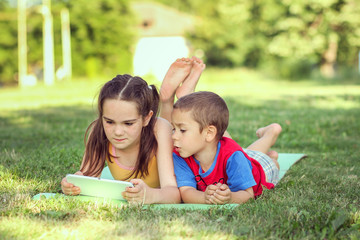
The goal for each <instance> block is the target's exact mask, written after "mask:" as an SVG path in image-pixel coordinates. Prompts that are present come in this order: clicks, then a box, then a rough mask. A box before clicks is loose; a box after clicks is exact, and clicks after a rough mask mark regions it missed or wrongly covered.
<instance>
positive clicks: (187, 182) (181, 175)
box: [173, 142, 256, 192]
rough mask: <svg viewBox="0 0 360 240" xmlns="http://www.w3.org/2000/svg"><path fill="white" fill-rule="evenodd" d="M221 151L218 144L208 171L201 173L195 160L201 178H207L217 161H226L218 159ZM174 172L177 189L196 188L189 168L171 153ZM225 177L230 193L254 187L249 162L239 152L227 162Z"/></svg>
mask: <svg viewBox="0 0 360 240" xmlns="http://www.w3.org/2000/svg"><path fill="white" fill-rule="evenodd" d="M220 149H221V144H220V142H219V143H218V147H217V151H216V155H215V159H214V161H213V163H212V165H211V167H210V169H209V170H207V171H206V172H203V170H202V169H201V166H200V163H199V161H197V160H196V159H195V158H194V159H195V162H196V164H198V165H199V175H200V176H201V177H202V178H205V177H206V176H208V175H209V174H210V173H211V172H212V171H213V169H214V167H215V165H216V164H217V162H218V161H226V159H218V154H219V151H220ZM173 160H174V170H175V175H176V181H177V185H178V187H179V188H180V187H184V186H189V187H193V188H196V186H197V182H196V180H195V176H194V173H193V172H192V171H191V169H190V167H189V166H188V165H187V163H186V162H185V161H184V159H183V158H182V157H180V156H178V155H176V154H175V153H173ZM226 175H227V176H228V180H227V182H226V183H225V184H227V185H228V186H229V188H230V190H231V191H232V192H237V191H240V190H246V189H248V188H250V187H252V186H255V185H256V181H255V179H254V177H253V174H252V166H251V162H250V160H248V159H247V158H246V157H245V155H244V154H243V153H242V152H241V151H235V152H234V153H233V154H232V155H231V156H230V157H229V158H228V160H227V164H226Z"/></svg>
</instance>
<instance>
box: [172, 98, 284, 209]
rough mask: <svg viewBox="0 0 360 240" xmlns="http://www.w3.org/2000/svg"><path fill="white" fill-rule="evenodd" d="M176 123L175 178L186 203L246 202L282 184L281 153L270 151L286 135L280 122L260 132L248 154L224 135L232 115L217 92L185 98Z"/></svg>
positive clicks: (175, 112)
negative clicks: (281, 135) (279, 158)
mask: <svg viewBox="0 0 360 240" xmlns="http://www.w3.org/2000/svg"><path fill="white" fill-rule="evenodd" d="M171 121H172V125H173V128H174V129H173V135H172V138H173V141H174V147H175V148H174V153H173V158H174V168H175V174H176V179H177V184H178V187H179V189H180V193H181V197H182V200H183V201H184V202H185V203H207V204H225V203H244V202H246V201H248V200H249V199H250V198H255V197H257V196H259V195H261V193H262V190H263V186H265V187H266V188H268V189H271V188H273V187H274V185H275V184H276V183H277V182H278V179H279V176H278V173H279V165H278V162H277V157H278V154H277V153H276V152H275V151H269V149H270V147H271V146H273V145H274V144H275V142H276V139H277V137H278V136H279V134H280V132H281V127H280V125H279V124H276V123H273V124H270V125H269V126H266V127H263V128H260V129H258V130H257V132H256V134H257V136H258V137H259V139H258V140H257V141H255V142H254V143H253V144H251V145H250V146H249V147H248V148H247V149H246V150H243V149H242V148H241V147H240V146H239V145H238V144H237V143H236V142H235V141H234V140H232V139H231V138H227V137H223V136H224V133H225V131H226V128H227V126H228V122H229V111H228V108H227V106H226V103H225V101H224V100H223V99H222V98H221V97H219V96H218V95H217V94H215V93H212V92H195V93H191V94H189V95H185V96H183V97H181V98H180V99H179V100H178V101H177V102H176V103H175V105H174V108H173V111H172V113H171ZM254 158H255V159H254Z"/></svg>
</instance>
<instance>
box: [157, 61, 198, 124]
mask: <svg viewBox="0 0 360 240" xmlns="http://www.w3.org/2000/svg"><path fill="white" fill-rule="evenodd" d="M204 69H205V64H204V63H203V61H202V60H201V59H199V58H197V57H192V58H178V59H177V60H176V61H175V62H174V63H173V64H171V66H170V68H169V70H168V71H167V73H166V74H165V77H164V80H163V82H162V84H161V87H160V100H161V105H160V116H161V117H163V118H165V119H167V120H168V121H171V112H172V110H173V105H174V100H175V95H176V97H177V98H178V99H179V98H181V97H182V96H185V95H187V94H190V93H192V92H194V91H195V87H196V84H197V83H198V81H199V78H200V76H201V73H202V72H203V70H204Z"/></svg>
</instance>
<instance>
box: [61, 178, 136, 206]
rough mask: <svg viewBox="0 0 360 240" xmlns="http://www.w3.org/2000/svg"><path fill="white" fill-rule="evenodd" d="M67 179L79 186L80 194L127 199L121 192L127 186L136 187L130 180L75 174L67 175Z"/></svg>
mask: <svg viewBox="0 0 360 240" xmlns="http://www.w3.org/2000/svg"><path fill="white" fill-rule="evenodd" d="M66 181H68V182H69V183H72V184H74V185H75V186H77V187H79V188H80V190H81V192H80V195H86V196H92V197H102V198H111V199H118V200H125V199H124V198H123V196H122V195H121V193H122V192H123V191H125V188H126V187H134V185H133V184H132V183H130V182H125V181H118V180H109V179H102V178H96V177H87V176H81V175H75V174H68V175H66Z"/></svg>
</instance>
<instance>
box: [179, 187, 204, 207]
mask: <svg viewBox="0 0 360 240" xmlns="http://www.w3.org/2000/svg"><path fill="white" fill-rule="evenodd" d="M179 189H180V195H181V199H182V200H183V202H184V203H205V192H202V191H199V190H197V189H196V188H193V187H188V186H184V187H180V188H179Z"/></svg>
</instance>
